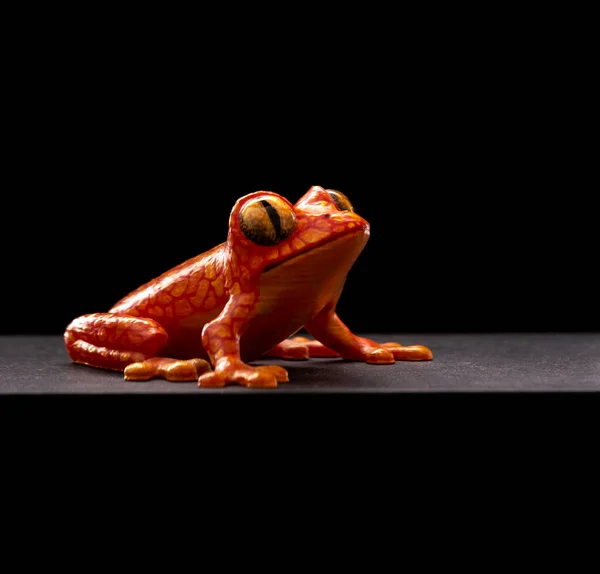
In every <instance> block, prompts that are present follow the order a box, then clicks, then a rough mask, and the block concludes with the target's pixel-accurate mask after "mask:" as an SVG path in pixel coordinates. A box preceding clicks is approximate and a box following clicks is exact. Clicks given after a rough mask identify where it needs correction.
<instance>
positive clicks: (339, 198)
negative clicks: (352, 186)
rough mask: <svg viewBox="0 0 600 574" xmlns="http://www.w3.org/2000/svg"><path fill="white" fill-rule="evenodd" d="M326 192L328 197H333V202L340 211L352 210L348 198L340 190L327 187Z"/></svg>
mask: <svg viewBox="0 0 600 574" xmlns="http://www.w3.org/2000/svg"><path fill="white" fill-rule="evenodd" d="M327 193H328V194H329V197H331V199H333V203H335V206H336V207H337V208H338V209H339V210H340V211H354V207H352V204H351V203H350V200H349V199H348V198H347V197H346V196H345V195H344V194H343V193H342V192H341V191H337V190H336V189H328V190H327Z"/></svg>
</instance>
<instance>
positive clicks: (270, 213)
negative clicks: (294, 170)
mask: <svg viewBox="0 0 600 574" xmlns="http://www.w3.org/2000/svg"><path fill="white" fill-rule="evenodd" d="M238 221H239V222H240V229H241V230H242V233H243V234H244V235H245V236H246V237H247V238H248V239H249V240H250V241H252V242H254V243H256V244H258V245H275V244H276V243H279V242H280V241H283V240H284V239H286V238H288V237H289V236H290V235H291V234H292V233H293V231H294V229H296V216H295V215H294V212H293V211H292V208H291V207H290V206H289V205H288V204H287V203H285V202H284V201H282V200H281V199H279V198H277V197H268V198H265V199H254V200H251V201H249V202H248V203H246V204H244V206H243V207H242V209H241V210H240V213H239V215H238Z"/></svg>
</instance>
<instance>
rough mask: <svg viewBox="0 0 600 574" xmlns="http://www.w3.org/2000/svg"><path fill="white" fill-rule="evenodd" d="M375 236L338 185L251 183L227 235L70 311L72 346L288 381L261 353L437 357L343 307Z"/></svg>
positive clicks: (221, 376) (144, 364)
mask: <svg viewBox="0 0 600 574" xmlns="http://www.w3.org/2000/svg"><path fill="white" fill-rule="evenodd" d="M369 237H370V224H369V223H368V222H367V221H366V220H365V219H364V218H363V217H361V216H360V215H359V214H358V213H357V212H356V211H355V209H354V206H353V204H352V203H351V201H350V199H349V198H348V197H347V196H346V195H345V194H344V193H343V192H341V191H339V190H337V189H329V188H324V187H321V186H316V185H315V186H311V187H310V188H309V189H308V191H307V192H306V193H304V195H302V197H300V199H299V200H298V201H297V202H296V203H295V204H292V203H291V202H290V201H289V200H288V199H286V198H285V197H284V196H282V195H280V194H278V193H275V192H274V191H265V190H260V191H254V192H251V193H248V194H246V195H243V196H242V197H240V198H239V199H238V200H237V201H236V202H235V205H234V206H233V208H232V209H231V211H230V213H229V224H228V229H227V238H226V240H225V241H224V242H222V243H220V244H218V245H217V246H215V247H213V248H211V249H209V250H208V251H206V252H204V253H201V254H200V255H197V256H194V257H192V258H190V259H187V260H186V261H184V262H183V263H181V264H179V265H177V266H175V267H174V268H172V269H170V270H168V271H166V272H164V273H162V274H161V275H159V276H158V277H156V278H154V279H152V280H150V281H148V282H147V283H144V284H143V285H141V286H140V287H138V288H137V289H135V290H133V291H132V292H130V293H129V294H128V295H126V296H125V297H123V298H122V299H120V300H119V301H117V302H116V303H115V304H114V305H113V306H112V308H110V309H109V311H108V312H99V313H88V314H85V315H82V316H80V317H77V318H76V319H74V320H73V321H71V322H70V323H69V325H68V326H67V327H66V330H65V332H64V343H65V348H66V351H67V353H68V356H69V357H70V359H71V361H72V362H73V363H76V364H80V365H86V366H90V367H95V368H99V369H105V370H110V371H118V372H122V373H123V377H124V379H125V380H126V381H131V382H142V381H150V380H151V379H164V380H166V381H170V382H196V383H197V386H198V387H199V388H210V387H225V386H227V385H241V386H243V387H247V388H276V387H277V386H278V385H279V384H280V383H287V382H289V374H288V371H287V369H285V368H284V367H283V366H281V365H279V364H258V365H257V364H256V363H257V362H260V361H259V360H260V359H264V358H277V359H278V361H277V362H281V361H287V360H289V361H294V360H296V361H298V360H308V359H310V358H313V357H316V358H334V357H337V358H341V359H342V360H345V361H355V362H359V361H360V362H365V363H368V364H372V365H391V364H394V363H395V362H396V361H429V360H431V359H432V358H433V354H432V351H431V350H430V349H429V348H428V347H425V346H423V345H409V346H404V345H401V344H400V343H396V342H384V343H378V342H376V341H374V340H372V339H370V338H367V337H362V336H358V335H356V334H354V333H353V332H352V331H351V330H350V328H349V327H348V326H347V325H346V324H345V323H344V322H343V321H342V319H341V318H340V317H339V316H338V314H337V311H336V307H337V303H338V301H339V299H340V296H341V294H342V290H343V287H344V285H345V283H346V280H347V276H348V274H349V272H350V270H351V268H352V267H353V265H354V263H355V261H356V259H357V258H358V257H359V255H360V254H361V252H362V251H363V249H364V247H365V245H366V243H367V241H368V239H369ZM374 288H375V287H374ZM300 332H305V333H306V334H307V335H308V336H306V335H302V334H300ZM262 362H263V363H265V362H268V363H270V362H271V361H262Z"/></svg>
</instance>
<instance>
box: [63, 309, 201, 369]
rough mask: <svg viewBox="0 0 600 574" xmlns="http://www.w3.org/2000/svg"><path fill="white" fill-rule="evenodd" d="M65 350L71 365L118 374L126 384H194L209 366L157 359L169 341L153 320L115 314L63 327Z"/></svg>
mask: <svg viewBox="0 0 600 574" xmlns="http://www.w3.org/2000/svg"><path fill="white" fill-rule="evenodd" d="M64 339H65V346H66V349H67V353H68V354H69V357H70V358H71V360H72V361H73V362H74V363H80V364H83V365H88V366H91V367H97V368H100V369H109V370H112V371H122V372H123V373H124V377H125V379H126V380H128V381H147V380H149V379H153V378H157V377H158V378H164V379H166V380H168V381H196V380H197V379H198V376H199V375H200V374H202V373H204V372H206V371H208V370H210V365H209V363H208V362H207V361H205V360H203V359H191V360H187V361H181V360H177V359H168V358H162V357H157V356H156V355H157V353H158V352H159V351H160V350H161V349H164V348H165V346H166V344H167V341H168V339H169V337H168V335H167V332H166V331H165V330H164V329H163V327H162V326H161V325H160V324H159V323H157V322H156V321H154V320H153V319H149V318H143V317H133V316H130V315H123V314H116V313H92V314H89V315H83V316H82V317H78V318H77V319H75V320H74V321H73V322H71V324H70V325H69V326H68V327H67V329H66V331H65V334H64Z"/></svg>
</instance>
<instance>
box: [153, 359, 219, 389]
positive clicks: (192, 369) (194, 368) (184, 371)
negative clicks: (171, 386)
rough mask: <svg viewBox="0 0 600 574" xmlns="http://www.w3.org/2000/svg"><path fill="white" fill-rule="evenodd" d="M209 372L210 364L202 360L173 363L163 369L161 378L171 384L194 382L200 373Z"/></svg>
mask: <svg viewBox="0 0 600 574" xmlns="http://www.w3.org/2000/svg"><path fill="white" fill-rule="evenodd" d="M207 371H210V364H209V363H208V362H207V361H205V360H204V359H191V360H188V361H175V362H173V363H171V364H170V365H168V366H167V367H166V368H165V369H164V373H163V376H164V378H165V379H166V380H167V381H170V382H172V383H180V382H181V383H185V382H191V381H196V380H197V379H198V377H199V375H201V374H202V373H205V372H207Z"/></svg>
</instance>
